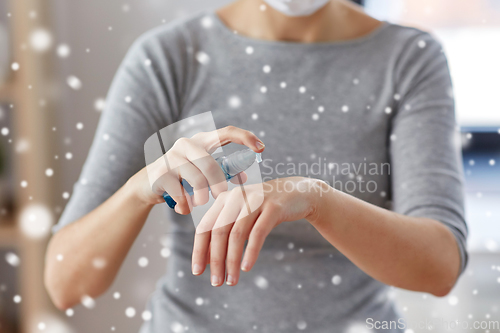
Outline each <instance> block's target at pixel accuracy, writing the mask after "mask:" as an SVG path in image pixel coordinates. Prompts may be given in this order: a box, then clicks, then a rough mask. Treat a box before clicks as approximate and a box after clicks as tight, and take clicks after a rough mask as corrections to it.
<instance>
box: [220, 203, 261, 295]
mask: <svg viewBox="0 0 500 333" xmlns="http://www.w3.org/2000/svg"><path fill="white" fill-rule="evenodd" d="M241 215H243V216H245V215H246V213H245V214H240V215H239V216H238V217H237V218H236V222H235V224H234V225H233V227H232V228H231V232H230V233H229V241H228V246H227V257H226V270H227V278H226V283H227V284H228V285H229V286H234V285H236V284H237V283H238V281H239V278H240V267H241V259H242V255H243V249H244V247H245V241H246V240H247V239H248V236H249V235H250V231H251V230H252V226H253V225H254V223H255V220H256V219H257V218H258V216H259V215H258V213H257V212H255V213H254V214H251V215H250V216H246V217H244V218H240V216H241Z"/></svg>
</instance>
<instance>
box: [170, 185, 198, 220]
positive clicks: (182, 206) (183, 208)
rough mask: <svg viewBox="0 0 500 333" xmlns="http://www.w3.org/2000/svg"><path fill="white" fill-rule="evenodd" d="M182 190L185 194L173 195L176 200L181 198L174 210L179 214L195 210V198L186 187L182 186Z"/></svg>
mask: <svg viewBox="0 0 500 333" xmlns="http://www.w3.org/2000/svg"><path fill="white" fill-rule="evenodd" d="M182 191H183V192H184V195H183V196H178V197H172V198H173V199H174V201H175V200H179V201H175V202H177V204H176V205H175V207H174V211H175V212H176V213H177V214H182V215H187V214H189V213H191V211H192V210H193V200H192V199H191V196H190V195H189V193H187V191H186V189H185V188H184V187H182Z"/></svg>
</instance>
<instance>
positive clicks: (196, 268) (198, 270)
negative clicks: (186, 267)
mask: <svg viewBox="0 0 500 333" xmlns="http://www.w3.org/2000/svg"><path fill="white" fill-rule="evenodd" d="M200 273H201V266H200V265H198V264H194V266H193V274H194V275H198V274H200Z"/></svg>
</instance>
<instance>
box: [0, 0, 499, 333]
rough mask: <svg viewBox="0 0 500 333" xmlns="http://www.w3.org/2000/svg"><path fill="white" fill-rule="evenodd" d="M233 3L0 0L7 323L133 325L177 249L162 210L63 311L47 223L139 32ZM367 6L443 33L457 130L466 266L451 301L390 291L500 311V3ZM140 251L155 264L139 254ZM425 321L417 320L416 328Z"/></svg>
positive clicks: (1, 304)
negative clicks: (47, 283)
mask: <svg viewBox="0 0 500 333" xmlns="http://www.w3.org/2000/svg"><path fill="white" fill-rule="evenodd" d="M227 2H228V1H226V0H205V1H195V0H183V1H180V0H177V1H174V0H106V1H95V0H87V1H63V0H43V1H42V0H2V1H0V332H8V333H14V332H41V331H45V332H109V331H116V332H127V333H129V332H130V333H132V332H137V331H138V328H139V326H140V324H141V322H142V320H144V318H143V317H144V316H142V313H143V310H144V305H145V303H146V300H147V298H148V296H149V294H150V293H151V292H152V291H153V289H154V285H155V282H156V280H157V279H158V278H159V276H160V275H161V274H162V273H163V271H164V269H165V265H166V260H168V256H169V244H168V243H167V242H166V241H165V238H164V237H162V236H161V235H164V234H165V233H166V232H168V223H166V221H164V219H163V218H162V214H161V212H160V211H159V210H158V209H155V210H153V212H152V214H151V215H150V217H149V220H148V222H147V224H146V226H145V228H144V229H143V231H142V232H141V235H140V236H139V238H138V239H137V241H136V242H135V244H134V247H133V248H132V250H131V251H130V253H129V255H128V257H127V260H126V261H125V264H124V265H123V267H122V269H121V271H120V273H119V276H118V278H117V280H116V281H115V283H114V284H113V286H112V288H111V289H110V290H109V291H108V292H107V293H106V294H105V295H103V296H102V297H100V298H99V299H97V300H96V303H95V305H94V306H93V307H84V306H77V307H75V308H74V309H70V310H68V311H66V312H65V313H61V312H59V311H57V310H56V309H55V308H54V307H53V306H52V305H51V303H50V301H49V299H48V297H47V295H46V293H45V291H44V288H43V283H42V271H43V256H44V250H45V246H46V244H47V240H48V237H49V235H50V227H51V225H52V224H53V223H55V222H56V221H57V219H58V217H59V216H60V214H61V212H62V209H63V208H64V205H65V203H66V202H67V200H68V198H69V197H70V196H71V191H72V186H73V183H74V182H75V181H76V180H77V178H78V175H79V173H80V169H81V167H82V165H83V163H84V161H85V158H86V155H87V152H88V149H89V147H90V144H91V141H92V138H93V134H94V130H95V128H96V125H97V123H98V120H99V116H100V112H101V110H102V109H103V106H104V104H105V96H106V92H107V90H108V87H109V85H110V82H111V79H112V77H113V75H114V73H115V71H116V69H117V67H118V65H119V63H120V61H121V60H122V58H123V56H124V55H125V52H126V51H127V49H128V47H129V46H130V45H131V43H132V42H133V41H134V39H135V38H137V37H138V36H139V35H140V34H141V33H143V32H145V31H146V30H148V29H151V28H153V27H155V26H158V25H161V24H167V23H168V22H170V21H171V20H173V19H175V18H181V17H184V16H187V15H191V14H193V13H196V12H199V11H201V10H206V9H215V8H217V7H218V6H221V5H223V4H225V3H227ZM364 5H365V7H366V10H367V11H368V12H369V13H371V14H372V15H374V16H375V17H377V18H379V19H383V20H388V21H390V22H393V23H399V24H404V25H410V26H415V27H418V28H421V29H424V30H429V31H432V32H433V33H434V34H435V36H437V38H438V39H439V40H440V41H441V42H442V43H443V46H444V49H445V52H446V53H447V55H448V59H449V64H450V68H451V73H452V77H453V81H454V87H455V96H456V102H457V120H458V123H459V125H460V127H461V130H462V140H461V144H462V148H463V156H464V159H463V161H464V170H465V175H466V197H467V202H466V209H467V221H468V224H469V229H470V237H469V243H468V246H469V251H470V261H469V265H468V268H467V270H466V272H465V273H464V275H463V277H462V278H461V279H460V281H459V283H458V284H457V286H456V287H455V288H454V290H453V291H452V293H451V294H450V295H449V296H447V297H445V298H436V297H433V296H432V295H427V294H422V293H413V292H407V291H401V290H396V289H395V290H394V297H396V298H397V301H398V303H399V305H400V308H401V311H402V312H403V313H404V314H405V316H406V317H407V318H408V320H409V321H410V322H419V321H425V320H430V319H432V318H435V319H441V320H445V321H449V322H451V321H454V320H460V321H461V322H462V321H468V322H469V323H470V325H472V323H473V322H474V321H475V320H478V321H500V316H499V313H498V312H499V309H498V307H499V301H500V253H499V251H500V205H499V204H500V172H499V168H500V99H499V96H500V83H499V82H500V81H499V78H500V63H499V59H500V1H499V0H366V1H364ZM141 258H147V259H148V261H147V262H148V264H147V265H144V264H143V263H144V262H145V261H144V260H142V261H141V263H142V264H140V265H139V264H138V262H139V259H141ZM129 308H133V309H134V310H135V311H131V310H130V309H129ZM127 309H129V310H128V311H126V310H127ZM131 314H133V315H131ZM146 319H147V318H146ZM497 324H498V322H497ZM425 331H427V330H426V329H423V328H419V327H418V325H415V326H414V327H411V329H410V330H408V333H412V332H425ZM450 331H453V332H463V331H468V332H488V331H489V332H493V331H498V327H497V329H493V328H489V329H488V328H486V327H484V324H483V328H479V329H470V328H469V329H461V328H456V329H452V330H450ZM360 332H365V331H364V330H361V331H360Z"/></svg>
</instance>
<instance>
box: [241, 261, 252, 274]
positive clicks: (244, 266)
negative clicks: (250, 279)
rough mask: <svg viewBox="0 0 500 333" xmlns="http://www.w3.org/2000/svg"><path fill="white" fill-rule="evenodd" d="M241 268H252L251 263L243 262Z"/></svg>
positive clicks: (244, 269) (246, 269)
mask: <svg viewBox="0 0 500 333" xmlns="http://www.w3.org/2000/svg"><path fill="white" fill-rule="evenodd" d="M241 269H242V270H243V271H245V272H246V271H248V270H249V269H250V264H249V263H248V261H244V262H243V263H242V264H241Z"/></svg>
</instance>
